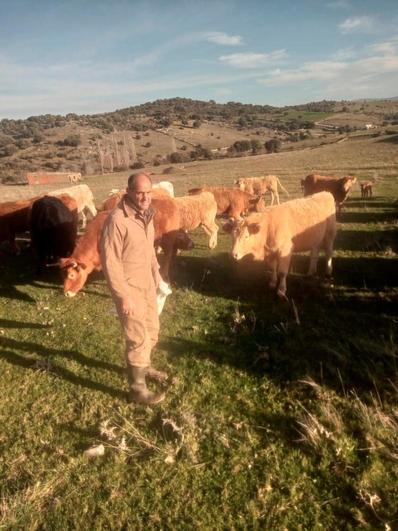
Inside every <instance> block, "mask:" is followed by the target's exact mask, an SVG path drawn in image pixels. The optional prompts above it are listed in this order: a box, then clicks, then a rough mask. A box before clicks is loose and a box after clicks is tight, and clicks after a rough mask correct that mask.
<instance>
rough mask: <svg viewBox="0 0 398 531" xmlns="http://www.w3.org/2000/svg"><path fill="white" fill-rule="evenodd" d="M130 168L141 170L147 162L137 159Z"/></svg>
mask: <svg viewBox="0 0 398 531" xmlns="http://www.w3.org/2000/svg"><path fill="white" fill-rule="evenodd" d="M130 168H131V169H132V170H140V169H141V168H145V164H144V163H143V162H142V160H137V161H136V162H134V163H133V164H131V165H130Z"/></svg>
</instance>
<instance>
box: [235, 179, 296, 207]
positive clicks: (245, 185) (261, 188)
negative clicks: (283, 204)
mask: <svg viewBox="0 0 398 531" xmlns="http://www.w3.org/2000/svg"><path fill="white" fill-rule="evenodd" d="M234 184H235V185H236V186H238V188H239V189H240V190H243V191H244V192H248V193H249V194H252V195H256V196H264V195H265V194H266V193H268V192H269V193H270V194H271V205H273V204H274V199H275V198H276V202H277V203H278V205H279V193H278V185H279V186H280V188H281V189H282V190H283V191H284V192H285V194H287V195H289V192H288V191H287V190H286V188H284V187H283V186H282V184H281V182H280V180H279V179H278V177H277V176H276V175H265V176H264V177H245V178H242V179H238V180H237V181H235V183H234Z"/></svg>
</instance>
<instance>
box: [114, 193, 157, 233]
mask: <svg viewBox="0 0 398 531" xmlns="http://www.w3.org/2000/svg"><path fill="white" fill-rule="evenodd" d="M121 207H122V210H123V212H124V215H125V216H126V217H130V218H135V219H141V220H142V221H143V222H144V225H145V226H148V224H149V222H150V221H151V219H152V218H153V216H154V214H155V209H154V208H153V207H152V206H151V205H150V206H149V208H147V209H146V210H144V212H141V211H140V210H138V208H137V207H136V206H135V204H134V203H133V202H132V201H131V199H130V198H129V196H128V195H127V194H125V195H124V196H123V198H122V201H121Z"/></svg>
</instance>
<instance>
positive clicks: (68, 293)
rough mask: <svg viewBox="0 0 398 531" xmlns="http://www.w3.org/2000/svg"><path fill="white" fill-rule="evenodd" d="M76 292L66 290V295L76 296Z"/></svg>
mask: <svg viewBox="0 0 398 531" xmlns="http://www.w3.org/2000/svg"><path fill="white" fill-rule="evenodd" d="M75 295H76V293H75V292H74V291H65V297H69V298H71V297H74V296H75Z"/></svg>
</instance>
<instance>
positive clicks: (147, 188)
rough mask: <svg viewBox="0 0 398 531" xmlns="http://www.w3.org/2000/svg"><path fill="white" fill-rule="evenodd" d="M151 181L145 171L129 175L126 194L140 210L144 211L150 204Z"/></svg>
mask: <svg viewBox="0 0 398 531" xmlns="http://www.w3.org/2000/svg"><path fill="white" fill-rule="evenodd" d="M151 193H152V181H151V178H150V177H149V175H147V174H146V173H134V174H133V175H130V177H129V180H128V183H127V188H126V194H127V195H128V197H129V198H130V199H131V201H132V202H133V203H134V205H135V207H136V208H137V209H138V210H139V211H140V212H145V210H147V209H148V208H149V205H150V204H151Z"/></svg>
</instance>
